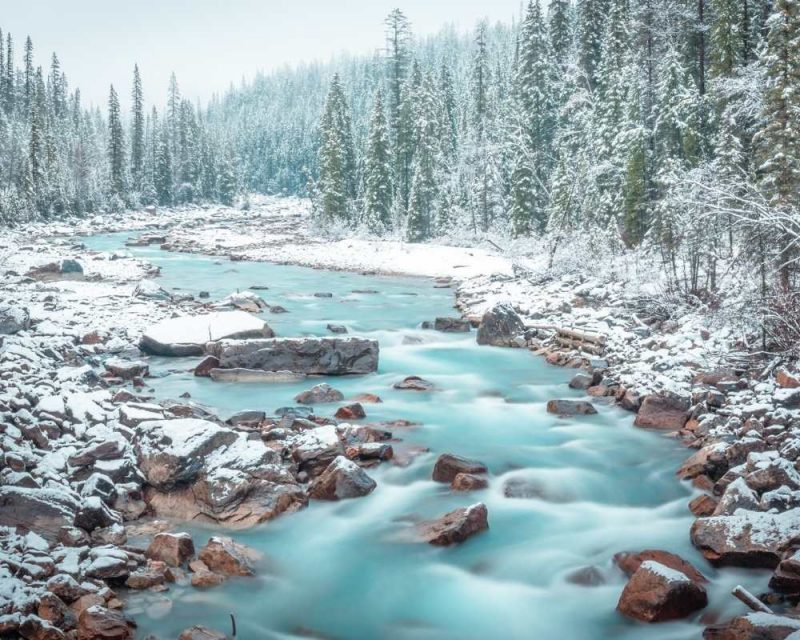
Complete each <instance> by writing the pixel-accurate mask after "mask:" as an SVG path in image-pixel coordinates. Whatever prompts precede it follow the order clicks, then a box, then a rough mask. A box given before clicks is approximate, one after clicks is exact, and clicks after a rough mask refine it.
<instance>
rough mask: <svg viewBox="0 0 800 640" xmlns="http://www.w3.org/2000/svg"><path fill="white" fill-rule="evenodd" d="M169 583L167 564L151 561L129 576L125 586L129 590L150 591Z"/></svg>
mask: <svg viewBox="0 0 800 640" xmlns="http://www.w3.org/2000/svg"><path fill="white" fill-rule="evenodd" d="M166 583H167V564H166V563H165V562H160V561H153V560H150V561H148V563H147V566H146V567H141V568H140V569H137V570H136V571H134V572H133V573H131V574H130V575H129V576H128V579H127V580H126V581H125V586H126V587H128V588H129V589H150V588H152V587H157V586H160V585H162V584H166Z"/></svg>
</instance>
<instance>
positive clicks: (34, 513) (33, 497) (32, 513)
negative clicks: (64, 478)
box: [0, 486, 80, 542]
mask: <svg viewBox="0 0 800 640" xmlns="http://www.w3.org/2000/svg"><path fill="white" fill-rule="evenodd" d="M79 507H80V503H79V501H78V500H77V499H76V498H75V497H73V496H71V495H70V494H69V493H67V492H65V491H59V490H55V489H49V488H25V487H10V486H2V487H0V525H2V526H6V527H14V528H17V529H18V530H21V531H35V532H36V533H37V534H38V535H40V536H42V537H43V538H44V539H45V540H47V541H48V542H55V541H57V540H58V534H59V531H60V529H61V528H62V527H71V526H73V525H74V524H75V516H76V514H77V513H78V508H79Z"/></svg>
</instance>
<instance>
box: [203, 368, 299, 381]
mask: <svg viewBox="0 0 800 640" xmlns="http://www.w3.org/2000/svg"><path fill="white" fill-rule="evenodd" d="M208 376H209V378H211V379H212V380H214V381H215V382H245V383H256V384H283V383H288V382H301V381H303V380H305V379H306V374H304V373H292V372H291V371H263V370H261V369H211V371H209V372H208Z"/></svg>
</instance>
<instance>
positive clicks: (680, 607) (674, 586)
mask: <svg viewBox="0 0 800 640" xmlns="http://www.w3.org/2000/svg"><path fill="white" fill-rule="evenodd" d="M707 604H708V595H707V594H706V590H705V588H704V587H703V586H702V585H700V584H698V583H697V582H695V581H694V580H692V579H691V578H690V577H689V576H687V575H686V574H685V573H683V572H681V571H677V570H675V569H673V568H671V567H668V566H666V565H663V564H661V563H660V562H656V561H655V560H645V561H644V562H642V563H641V564H640V565H639V568H638V569H636V571H634V572H633V575H632V576H631V579H630V580H629V581H628V584H627V585H625V589H623V591H622V594H621V595H620V598H619V602H618V604H617V610H618V611H619V612H620V613H621V614H622V615H624V616H626V617H628V618H632V619H633V620H639V621H641V622H664V621H666V620H677V619H680V618H685V617H686V616H688V615H691V614H692V613H694V612H695V611H697V610H699V609H702V608H703V607H705V606H706V605H707Z"/></svg>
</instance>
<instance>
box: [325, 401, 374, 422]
mask: <svg viewBox="0 0 800 640" xmlns="http://www.w3.org/2000/svg"><path fill="white" fill-rule="evenodd" d="M333 417H334V418H336V419H338V420H361V419H362V418H366V417H367V413H366V411H364V407H362V406H361V404H360V403H358V402H354V403H352V404H348V405H345V406H343V407H339V408H338V409H337V410H336V413H335V414H334V416H333Z"/></svg>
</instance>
